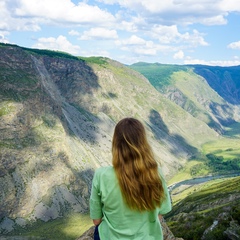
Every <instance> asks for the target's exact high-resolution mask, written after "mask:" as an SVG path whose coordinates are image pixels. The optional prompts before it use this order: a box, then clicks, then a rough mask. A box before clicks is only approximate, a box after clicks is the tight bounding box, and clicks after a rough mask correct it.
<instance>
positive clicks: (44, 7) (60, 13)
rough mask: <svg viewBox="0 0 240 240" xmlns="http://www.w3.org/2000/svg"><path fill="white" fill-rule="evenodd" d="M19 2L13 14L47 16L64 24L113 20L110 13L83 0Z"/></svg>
mask: <svg viewBox="0 0 240 240" xmlns="http://www.w3.org/2000/svg"><path fill="white" fill-rule="evenodd" d="M19 2H20V5H19V6H18V7H17V8H16V9H15V15H16V16H19V17H38V18H47V19H48V20H50V21H54V22H60V23H61V22H62V23H65V24H70V23H74V24H90V23H94V24H97V25H101V24H105V25H108V24H109V22H114V21H115V18H114V16H113V15H112V14H111V13H109V12H107V11H105V10H101V9H100V8H99V7H98V6H91V5H88V4H86V3H84V2H79V3H78V5H75V4H74V3H73V2H72V1H71V0H41V1H39V0H20V1H19Z"/></svg>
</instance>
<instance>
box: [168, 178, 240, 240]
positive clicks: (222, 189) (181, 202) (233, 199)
mask: <svg viewBox="0 0 240 240" xmlns="http://www.w3.org/2000/svg"><path fill="white" fill-rule="evenodd" d="M179 195H180V196H182V199H179ZM172 197H173V202H174V207H173V210H172V212H171V213H169V214H167V216H166V219H167V221H168V225H169V227H170V229H171V230H172V231H173V233H174V234H175V235H176V236H181V237H183V238H184V239H186V240H187V239H189V240H190V239H202V240H208V239H211V240H215V239H216V240H225V239H229V240H235V239H239V238H240V204H239V202H240V177H234V178H229V179H218V180H214V181H210V182H208V183H203V184H198V185H195V186H193V187H189V188H186V189H184V190H183V189H180V188H177V189H175V190H174V191H173V192H172ZM186 229H187V231H186Z"/></svg>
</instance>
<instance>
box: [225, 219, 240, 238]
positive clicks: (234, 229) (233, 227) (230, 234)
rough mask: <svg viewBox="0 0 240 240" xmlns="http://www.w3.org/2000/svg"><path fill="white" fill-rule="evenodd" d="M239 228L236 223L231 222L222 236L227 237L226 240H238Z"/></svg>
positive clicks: (239, 236)
mask: <svg viewBox="0 0 240 240" xmlns="http://www.w3.org/2000/svg"><path fill="white" fill-rule="evenodd" d="M239 233H240V226H239V224H238V222H237V221H234V220H232V221H231V222H230V227H229V228H227V230H226V231H224V235H225V236H227V238H228V239H231V240H238V239H240V234H239Z"/></svg>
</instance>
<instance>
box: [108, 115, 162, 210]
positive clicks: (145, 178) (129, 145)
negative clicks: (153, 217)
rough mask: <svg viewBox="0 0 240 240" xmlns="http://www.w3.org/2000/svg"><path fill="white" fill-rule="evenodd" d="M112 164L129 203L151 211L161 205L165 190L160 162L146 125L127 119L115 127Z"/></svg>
mask: <svg viewBox="0 0 240 240" xmlns="http://www.w3.org/2000/svg"><path fill="white" fill-rule="evenodd" d="M112 155H113V160H112V162H113V167H114V170H115V172H116V175H117V179H118V182H119V185H120V189H121V192H122V195H123V198H124V199H125V201H126V203H127V205H128V206H129V207H130V208H131V209H134V210H139V211H145V210H147V211H150V210H154V209H155V208H156V207H159V206H160V205H161V202H162V201H163V199H164V189H163V186H162V181H161V178H160V176H159V173H158V165H157V162H156V160H155V159H154V155H153V152H152V149H151V147H150V145H149V143H148V141H147V137H146V132H145V128H144V126H143V124H142V123H141V122H140V121H139V120H137V119H134V118H124V119H122V120H121V121H120V122H118V124H117V125H116V127H115V130H114V134H113V141H112Z"/></svg>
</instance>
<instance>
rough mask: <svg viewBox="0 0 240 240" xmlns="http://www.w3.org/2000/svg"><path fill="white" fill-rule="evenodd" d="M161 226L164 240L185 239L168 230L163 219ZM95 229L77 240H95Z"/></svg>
mask: <svg viewBox="0 0 240 240" xmlns="http://www.w3.org/2000/svg"><path fill="white" fill-rule="evenodd" d="M161 225H162V229H163V239H164V240H183V238H176V237H175V236H174V235H173V233H172V232H171V230H170V229H169V228H168V226H167V224H166V222H165V220H164V219H163V218H162V220H161ZM94 229H95V227H94V226H92V227H91V228H89V229H88V230H87V231H86V232H85V233H83V235H82V236H81V237H79V238H77V239H76V240H93V234H94Z"/></svg>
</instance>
